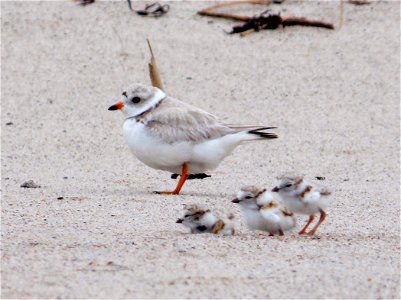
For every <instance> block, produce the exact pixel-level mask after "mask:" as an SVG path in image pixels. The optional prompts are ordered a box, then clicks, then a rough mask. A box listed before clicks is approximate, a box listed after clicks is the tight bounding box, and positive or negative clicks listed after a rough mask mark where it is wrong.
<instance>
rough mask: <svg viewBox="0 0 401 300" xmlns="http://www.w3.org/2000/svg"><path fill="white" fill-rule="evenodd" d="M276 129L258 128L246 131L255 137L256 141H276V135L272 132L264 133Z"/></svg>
mask: <svg viewBox="0 0 401 300" xmlns="http://www.w3.org/2000/svg"><path fill="white" fill-rule="evenodd" d="M275 128H277V127H260V128H256V129H252V130H249V131H248V134H252V135H256V136H257V139H268V140H270V139H276V138H278V135H277V134H275V133H272V132H266V130H270V129H275Z"/></svg>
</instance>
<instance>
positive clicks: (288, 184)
mask: <svg viewBox="0 0 401 300" xmlns="http://www.w3.org/2000/svg"><path fill="white" fill-rule="evenodd" d="M290 186H292V184H291V183H287V184H286V185H285V186H284V187H290Z"/></svg>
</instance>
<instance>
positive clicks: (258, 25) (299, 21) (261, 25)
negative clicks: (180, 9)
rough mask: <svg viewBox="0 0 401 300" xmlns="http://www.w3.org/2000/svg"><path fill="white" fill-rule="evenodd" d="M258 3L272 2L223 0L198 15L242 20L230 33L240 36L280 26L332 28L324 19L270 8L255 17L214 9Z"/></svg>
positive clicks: (265, 0) (268, 2) (267, 2)
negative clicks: (286, 14)
mask: <svg viewBox="0 0 401 300" xmlns="http://www.w3.org/2000/svg"><path fill="white" fill-rule="evenodd" d="M242 3H247V4H259V5H269V4H270V3H272V1H270V0H244V1H232V2H225V3H221V4H216V5H213V6H210V7H207V8H205V9H203V10H201V11H199V12H198V14H199V15H202V16H209V17H216V18H224V19H229V20H234V21H242V22H245V23H244V24H242V25H238V26H234V27H233V29H232V31H231V32H229V33H230V34H233V33H241V35H242V36H244V35H246V34H249V33H251V32H255V31H259V30H262V29H277V28H278V27H280V26H282V27H285V26H296V25H300V26H312V27H321V28H327V29H334V25H333V24H332V23H328V22H324V21H316V20H309V19H307V18H303V17H285V16H281V15H280V14H274V13H271V11H270V10H265V11H264V12H262V13H261V14H260V15H258V16H255V17H249V16H239V15H233V14H228V13H221V12H216V11H215V10H216V9H219V8H222V7H227V6H233V5H237V4H242Z"/></svg>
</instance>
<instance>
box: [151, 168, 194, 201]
mask: <svg viewBox="0 0 401 300" xmlns="http://www.w3.org/2000/svg"><path fill="white" fill-rule="evenodd" d="M187 178H188V164H187V163H184V164H183V165H182V170H181V176H180V180H179V181H178V183H177V186H176V187H175V190H174V191H172V192H155V193H156V194H162V195H178V194H179V193H180V191H181V188H182V186H183V185H184V183H185V181H186V180H187Z"/></svg>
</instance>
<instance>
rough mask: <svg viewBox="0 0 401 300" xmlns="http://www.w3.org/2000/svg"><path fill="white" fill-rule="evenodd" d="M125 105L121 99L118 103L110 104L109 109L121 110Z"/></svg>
mask: <svg viewBox="0 0 401 300" xmlns="http://www.w3.org/2000/svg"><path fill="white" fill-rule="evenodd" d="M123 107H124V103H122V102H121V101H118V102H117V103H116V104H114V105H112V106H110V107H109V110H119V109H122V108H123Z"/></svg>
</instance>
